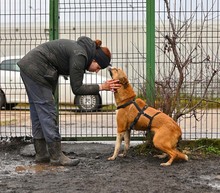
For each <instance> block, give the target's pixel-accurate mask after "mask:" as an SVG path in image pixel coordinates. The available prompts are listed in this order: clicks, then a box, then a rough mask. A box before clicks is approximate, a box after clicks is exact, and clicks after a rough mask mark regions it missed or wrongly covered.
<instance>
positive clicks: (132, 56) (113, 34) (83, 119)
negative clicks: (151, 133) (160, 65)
mask: <svg viewBox="0 0 220 193" xmlns="http://www.w3.org/2000/svg"><path fill="white" fill-rule="evenodd" d="M59 16H60V25H59V26H60V31H59V32H60V33H59V37H60V38H67V39H73V40H77V39H78V38H79V37H80V36H88V37H90V38H92V39H93V40H96V39H99V40H101V41H102V46H107V47H108V48H109V49H110V51H111V53H112V60H111V63H112V65H113V66H116V67H121V68H123V70H124V71H125V72H126V73H127V74H128V77H129V79H130V82H131V83H132V84H133V86H134V88H135V89H136V91H137V92H140V91H141V90H142V88H143V86H144V84H145V83H144V79H143V77H144V75H145V63H146V61H145V57H144V55H145V53H146V49H145V36H146V30H145V27H146V24H145V23H146V2H145V1H132V0H131V1H127V0H113V1H112V0H106V1H97V0H83V1H82V0H75V1H72V0H60V2H59ZM85 77H86V78H84V79H85V83H88V84H90V83H91V79H90V78H88V77H87V75H85ZM95 79H96V82H97V83H102V82H104V81H105V80H107V79H110V76H109V73H108V71H107V70H101V72H99V73H98V77H96V78H95ZM100 95H101V96H100V97H101V101H100V102H101V105H102V106H103V105H104V106H105V107H103V108H101V109H99V110H98V111H96V112H83V113H82V112H72V111H73V110H71V108H70V109H69V111H67V110H65V111H60V121H61V122H60V124H61V128H65V133H63V136H71V137H87V139H88V138H89V137H93V138H94V137H103V138H106V137H107V138H111V137H115V136H116V117H115V115H116V112H115V109H116V108H115V105H114V96H113V94H112V93H111V92H109V91H108V92H107V91H101V92H100ZM66 97H68V95H67V96H66ZM82 100H83V99H82ZM88 103H89V99H88ZM64 108H66V107H64ZM72 108H74V107H72ZM133 136H143V133H141V134H140V133H137V132H136V133H135V132H134V134H133Z"/></svg>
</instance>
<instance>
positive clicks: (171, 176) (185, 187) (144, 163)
mask: <svg viewBox="0 0 220 193" xmlns="http://www.w3.org/2000/svg"><path fill="white" fill-rule="evenodd" d="M113 149H114V147H113V144H102V143H64V144H63V151H64V152H65V153H66V154H68V155H69V156H70V157H77V158H79V159H80V160H81V162H80V164H79V165H78V166H75V167H52V166H50V165H47V164H45V165H36V164H35V163H34V157H33V155H34V150H33V145H32V144H29V143H28V144H27V142H25V143H21V142H1V143H0V159H1V162H0V192H2V193H3V192H4V193H60V192H65V193H87V192H88V193H125V192H126V193H130V192H131V193H145V192H146V193H148V192H149V193H153V192H155V193H163V192H164V193H177V192H178V193H179V192H181V193H183V192H188V193H215V192H216V193H217V192H220V157H219V156H207V157H204V156H198V155H196V156H194V155H189V157H190V160H189V161H188V162H175V163H174V164H173V165H172V166H169V167H162V166H160V163H161V162H162V161H166V159H165V160H159V159H158V158H154V157H153V156H152V155H151V154H147V155H145V156H144V155H136V153H134V149H135V148H134V147H133V148H131V149H130V151H129V154H128V156H127V157H126V158H118V159H116V160H115V161H107V157H109V156H110V155H111V154H112V152H113Z"/></svg>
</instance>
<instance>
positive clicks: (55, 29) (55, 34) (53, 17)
mask: <svg viewBox="0 0 220 193" xmlns="http://www.w3.org/2000/svg"><path fill="white" fill-rule="evenodd" d="M58 3H59V0H50V40H55V39H58V38H59V10H58V7H59V6H58ZM54 98H55V101H56V105H57V114H58V113H59V100H58V99H59V90H58V86H57V87H56V90H55V93H54ZM57 119H58V120H57V122H58V121H59V116H57Z"/></svg>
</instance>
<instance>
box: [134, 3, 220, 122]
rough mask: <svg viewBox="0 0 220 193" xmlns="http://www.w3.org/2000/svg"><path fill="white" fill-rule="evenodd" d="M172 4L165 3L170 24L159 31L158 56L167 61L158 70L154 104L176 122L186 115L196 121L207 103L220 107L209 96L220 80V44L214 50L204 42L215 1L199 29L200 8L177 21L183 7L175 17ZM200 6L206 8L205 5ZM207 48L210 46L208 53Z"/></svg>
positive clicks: (201, 21)
mask: <svg viewBox="0 0 220 193" xmlns="http://www.w3.org/2000/svg"><path fill="white" fill-rule="evenodd" d="M170 2H171V1H168V0H164V3H165V8H166V14H167V21H164V20H163V30H160V28H156V32H157V34H159V36H160V38H161V37H163V46H161V43H160V45H158V44H156V46H157V51H156V53H157V56H159V57H162V58H163V59H161V60H166V61H164V63H163V64H161V65H162V67H161V68H160V67H159V68H158V69H160V71H157V72H156V74H157V75H158V76H159V77H156V82H155V83H156V96H157V100H156V104H155V105H156V107H157V108H160V109H161V110H162V111H163V112H164V113H166V114H168V115H169V116H171V117H172V118H173V119H174V120H176V121H177V120H178V119H179V118H180V117H181V116H183V115H186V114H191V116H195V118H197V117H196V110H197V109H198V108H202V107H203V105H205V104H207V103H208V102H212V103H216V104H218V105H219V104H220V103H219V102H218V101H217V99H216V100H215V99H214V98H213V97H212V96H211V95H210V94H209V93H210V92H209V90H210V87H211V86H212V85H213V80H216V82H217V80H218V81H220V79H219V70H220V59H219V57H218V56H219V46H220V45H219V44H218V43H215V45H216V46H215V47H213V46H210V45H208V41H204V37H206V38H208V37H207V34H204V30H206V32H207V31H208V29H207V28H208V27H209V26H208V21H209V20H214V18H210V15H211V13H212V10H213V7H214V5H215V3H216V2H213V5H212V6H211V8H210V9H209V10H208V11H204V10H203V11H201V13H202V14H203V15H202V16H201V19H200V25H199V27H200V28H199V29H198V26H196V25H195V23H196V22H195V20H196V17H195V16H196V13H197V9H198V5H197V7H196V10H194V11H193V12H192V13H191V14H190V15H188V17H186V16H185V17H184V20H183V19H180V18H177V16H180V14H184V13H183V12H181V5H180V8H179V13H180V14H172V13H173V12H172V11H171V7H170ZM180 2H181V1H180ZM200 7H201V8H203V5H200ZM175 11H176V10H175ZM176 12H177V11H176ZM176 12H175V13H176ZM211 16H213V15H211ZM212 25H213V22H212ZM196 27H197V28H196ZM164 29H166V30H164ZM205 35H206V36H205ZM156 38H158V37H156ZM213 43H214V42H213ZM207 46H210V48H209V49H208V50H209V51H207ZM136 48H137V47H136ZM158 52H159V53H158ZM210 53H211V54H210ZM164 58H165V59H164ZM158 65H160V64H158ZM211 89H214V88H213V87H212V88H211ZM217 89H219V88H216V90H217ZM216 96H217V93H216ZM204 101H205V103H204ZM216 106H217V105H216Z"/></svg>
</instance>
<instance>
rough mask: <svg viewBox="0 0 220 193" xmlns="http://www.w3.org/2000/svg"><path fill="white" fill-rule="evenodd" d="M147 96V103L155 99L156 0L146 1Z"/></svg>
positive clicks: (151, 102) (152, 104)
mask: <svg viewBox="0 0 220 193" xmlns="http://www.w3.org/2000/svg"><path fill="white" fill-rule="evenodd" d="M146 8H147V9H146V10H147V13H146V15H147V19H146V27H147V30H146V31H147V34H146V36H147V37H146V44H147V45H146V76H147V77H146V80H147V82H146V97H147V103H148V104H149V105H151V106H154V101H155V0H147V1H146Z"/></svg>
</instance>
